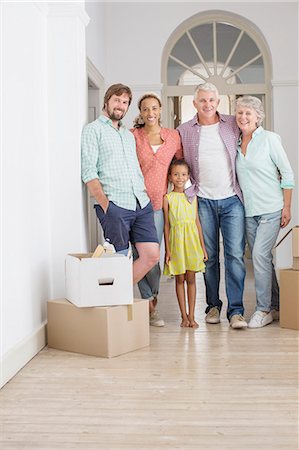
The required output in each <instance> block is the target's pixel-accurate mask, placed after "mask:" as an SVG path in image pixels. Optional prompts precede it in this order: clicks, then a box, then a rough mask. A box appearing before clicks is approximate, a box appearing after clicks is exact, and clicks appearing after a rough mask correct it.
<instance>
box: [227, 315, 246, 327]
mask: <svg viewBox="0 0 299 450" xmlns="http://www.w3.org/2000/svg"><path fill="white" fill-rule="evenodd" d="M229 324H230V326H231V327H232V328H235V329H237V328H246V327H247V322H246V320H245V319H244V317H243V316H241V314H234V315H233V316H231V318H230V321H229Z"/></svg>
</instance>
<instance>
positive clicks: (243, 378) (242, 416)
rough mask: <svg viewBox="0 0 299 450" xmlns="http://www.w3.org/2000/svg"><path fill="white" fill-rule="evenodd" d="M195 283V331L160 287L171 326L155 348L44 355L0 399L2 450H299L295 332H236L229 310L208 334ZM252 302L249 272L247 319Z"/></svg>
mask: <svg viewBox="0 0 299 450" xmlns="http://www.w3.org/2000/svg"><path fill="white" fill-rule="evenodd" d="M197 284H198V300H197V311H196V316H197V319H198V321H199V323H200V327H199V329H197V330H193V329H181V328H180V327H179V313H178V307H177V303H176V297H175V293H174V281H173V280H171V279H170V280H166V279H163V281H162V283H161V295H160V302H161V303H160V305H161V306H160V311H161V314H163V317H164V318H165V320H166V326H165V327H164V328H154V327H151V345H150V347H147V348H144V349H141V350H138V351H135V352H131V353H128V354H126V355H122V356H119V357H117V358H113V359H105V358H95V357H87V356H83V355H79V354H74V353H67V352H62V351H56V350H53V349H47V348H45V349H44V350H43V351H41V352H40V354H39V355H38V356H36V357H35V358H34V359H33V360H32V361H30V362H29V363H28V364H27V366H26V367H25V368H24V369H23V370H22V371H20V373H18V374H17V376H15V377H14V379H13V380H11V381H10V382H9V383H8V384H7V385H6V386H5V387H4V388H3V389H2V390H1V392H0V402H1V404H0V413H1V425H2V426H1V439H0V448H1V449H2V450H8V449H10V450H12V449H16V450H17V449H18V450H19V449H27V450H33V449H38V450H54V449H55V450H56V449H59V450H64V449H82V450H89V449H105V450H123V449H126V450H160V449H161V450H162V449H169V450H174V449H181V450H189V449H190V450H191V449H196V450H206V449H213V450H218V449H219V450H226V449H238V450H243V449H257V450H264V449H280V450H287V449H292V450H295V449H298V333H297V332H296V331H293V330H287V329H281V328H280V327H279V324H278V323H277V322H275V323H273V324H271V325H269V326H267V327H265V328H263V329H259V330H249V329H247V330H232V329H230V328H229V327H228V322H227V320H226V318H225V311H224V310H223V312H222V316H223V317H222V321H221V324H218V325H207V324H205V322H204V300H203V298H204V286H203V279H202V275H201V274H198V276H197ZM222 291H223V286H222ZM223 298H224V294H223ZM254 301H255V300H254V293H253V283H252V280H251V276H250V270H249V275H248V278H247V282H246V293H245V306H246V314H245V315H246V318H248V317H249V315H250V314H251V313H252V311H253V308H254Z"/></svg>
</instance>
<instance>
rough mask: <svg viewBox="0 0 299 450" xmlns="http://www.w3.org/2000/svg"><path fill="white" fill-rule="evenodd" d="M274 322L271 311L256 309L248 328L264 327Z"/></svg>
mask: <svg viewBox="0 0 299 450" xmlns="http://www.w3.org/2000/svg"><path fill="white" fill-rule="evenodd" d="M271 322H273V317H272V314H271V311H270V312H269V313H267V312H263V311H255V313H253V315H252V316H251V319H250V321H249V324H248V328H262V327H264V326H266V325H269V323H271Z"/></svg>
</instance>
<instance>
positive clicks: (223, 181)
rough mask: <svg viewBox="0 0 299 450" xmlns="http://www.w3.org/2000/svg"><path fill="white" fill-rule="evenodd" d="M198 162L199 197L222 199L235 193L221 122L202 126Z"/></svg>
mask: <svg viewBox="0 0 299 450" xmlns="http://www.w3.org/2000/svg"><path fill="white" fill-rule="evenodd" d="M198 163H199V180H200V181H199V192H198V196H199V197H204V198H208V199H210V200H221V199H223V198H228V197H232V196H233V195H235V192H234V188H233V181H232V180H233V179H232V169H231V164H230V160H229V155H228V152H227V150H226V148H225V145H224V143H223V141H222V139H221V137H220V134H219V123H216V124H214V125H203V126H202V127H201V134H200V144H199V152H198Z"/></svg>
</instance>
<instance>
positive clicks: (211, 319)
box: [205, 306, 220, 323]
mask: <svg viewBox="0 0 299 450" xmlns="http://www.w3.org/2000/svg"><path fill="white" fill-rule="evenodd" d="M205 321H206V322H207V323H219V322H220V311H219V309H218V308H217V306H214V307H213V308H211V309H210V311H209V312H208V313H207V315H206V318H205Z"/></svg>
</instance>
